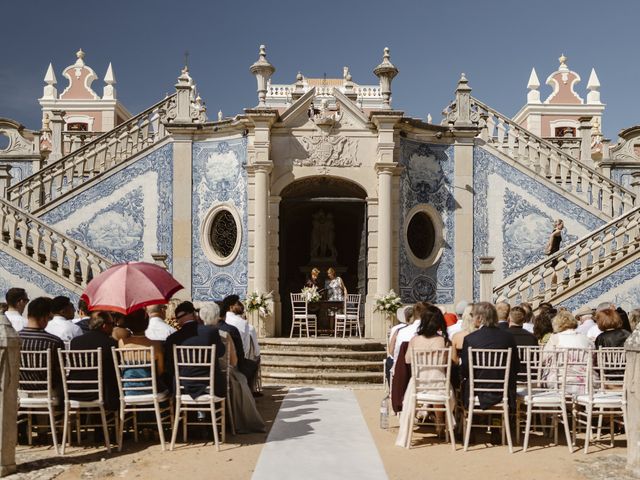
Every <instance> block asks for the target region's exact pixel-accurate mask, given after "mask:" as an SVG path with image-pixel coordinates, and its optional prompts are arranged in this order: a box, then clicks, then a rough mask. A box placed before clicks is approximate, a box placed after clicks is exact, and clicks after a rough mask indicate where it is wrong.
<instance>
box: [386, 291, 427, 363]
mask: <svg viewBox="0 0 640 480" xmlns="http://www.w3.org/2000/svg"><path fill="white" fill-rule="evenodd" d="M427 305H430V304H427V303H424V302H418V303H416V304H415V305H414V306H413V317H411V318H409V317H407V326H406V327H405V328H401V329H399V330H397V331H396V334H395V337H392V338H390V339H389V351H391V352H393V363H394V364H396V363H397V362H398V355H399V353H400V346H401V345H402V344H403V343H404V342H408V341H409V340H411V339H412V338H413V337H414V336H415V335H416V333H417V331H418V327H419V326H420V318H421V317H422V313H423V312H424V311H425V309H426V308H427Z"/></svg>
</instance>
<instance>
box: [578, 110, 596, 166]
mask: <svg viewBox="0 0 640 480" xmlns="http://www.w3.org/2000/svg"><path fill="white" fill-rule="evenodd" d="M592 118H593V117H580V118H579V119H578V121H579V122H580V127H578V130H579V133H580V161H581V162H582V163H584V164H585V165H588V166H590V167H592V166H593V160H592V159H591V130H592V126H591V119H592Z"/></svg>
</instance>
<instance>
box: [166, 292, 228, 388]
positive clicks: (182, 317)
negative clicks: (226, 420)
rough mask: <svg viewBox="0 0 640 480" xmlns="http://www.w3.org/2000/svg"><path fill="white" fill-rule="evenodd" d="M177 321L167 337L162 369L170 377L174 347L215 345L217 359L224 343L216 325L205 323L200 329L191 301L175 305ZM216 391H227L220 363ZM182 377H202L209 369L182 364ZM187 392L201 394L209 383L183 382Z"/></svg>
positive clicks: (218, 364) (222, 351)
mask: <svg viewBox="0 0 640 480" xmlns="http://www.w3.org/2000/svg"><path fill="white" fill-rule="evenodd" d="M176 320H177V321H178V323H179V325H180V329H179V330H178V331H177V332H175V333H172V334H171V335H169V336H168V337H167V341H166V342H165V368H166V371H167V374H168V376H169V377H170V378H173V377H174V375H175V373H176V372H174V363H173V346H174V345H184V346H210V345H215V346H216V357H217V358H220V357H222V356H223V355H224V354H225V348H224V344H223V343H222V339H221V338H220V332H218V329H217V328H216V327H215V326H208V327H207V328H206V329H202V328H199V327H200V324H199V323H198V321H197V318H196V309H195V307H194V306H193V304H192V303H191V302H182V303H181V304H180V305H178V306H177V307H176ZM214 368H215V386H214V389H215V392H214V393H215V394H216V395H217V396H219V397H224V396H225V393H226V382H225V379H224V377H223V376H222V373H221V371H220V362H219V361H217V360H216V362H215V366H214ZM180 374H181V375H184V376H193V377H204V376H208V375H209V369H208V368H206V367H184V370H183V371H181V372H180ZM182 385H184V387H185V390H186V393H187V394H189V395H191V396H192V397H193V398H197V397H199V396H200V395H203V394H204V393H205V392H206V390H207V388H208V386H209V384H208V382H207V383H203V382H202V381H199V380H192V381H184V382H182ZM171 388H172V389H174V388H175V381H173V382H172V383H171Z"/></svg>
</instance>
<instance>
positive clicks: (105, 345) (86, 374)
mask: <svg viewBox="0 0 640 480" xmlns="http://www.w3.org/2000/svg"><path fill="white" fill-rule="evenodd" d="M112 330H113V319H112V318H111V314H109V312H93V313H92V314H91V317H90V318H89V331H88V332H87V333H85V334H83V335H80V336H79V337H75V338H73V339H72V340H71V346H70V349H71V350H96V349H98V348H102V388H103V392H104V406H105V408H106V409H107V410H117V409H118V407H119V405H120V399H119V392H118V383H117V380H116V369H115V366H114V364H113V356H112V354H111V347H117V346H118V343H117V342H116V341H115V340H114V339H113V338H112V337H111V332H112ZM70 375H71V376H70V377H69V379H70V380H96V379H97V377H96V375H95V373H94V372H92V371H82V370H74V371H72V372H71V374H70ZM89 387H90V388H94V386H93V385H91V384H89V386H88V388H89ZM81 388H82V386H81V385H75V386H74V389H81ZM69 398H71V399H72V400H81V401H82V400H84V401H87V400H96V399H97V398H98V394H97V392H96V393H79V392H78V393H71V394H70V395H69Z"/></svg>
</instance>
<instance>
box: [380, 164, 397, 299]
mask: <svg viewBox="0 0 640 480" xmlns="http://www.w3.org/2000/svg"><path fill="white" fill-rule="evenodd" d="M394 168H395V164H393V163H392V164H376V173H377V174H378V288H377V290H378V295H385V294H387V293H388V292H389V290H391V285H392V282H391V279H392V275H393V272H392V270H391V259H392V258H393V253H392V249H391V245H392V243H391V242H392V239H391V232H392V228H393V226H392V224H391V209H392V205H391V177H392V175H393V171H394Z"/></svg>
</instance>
